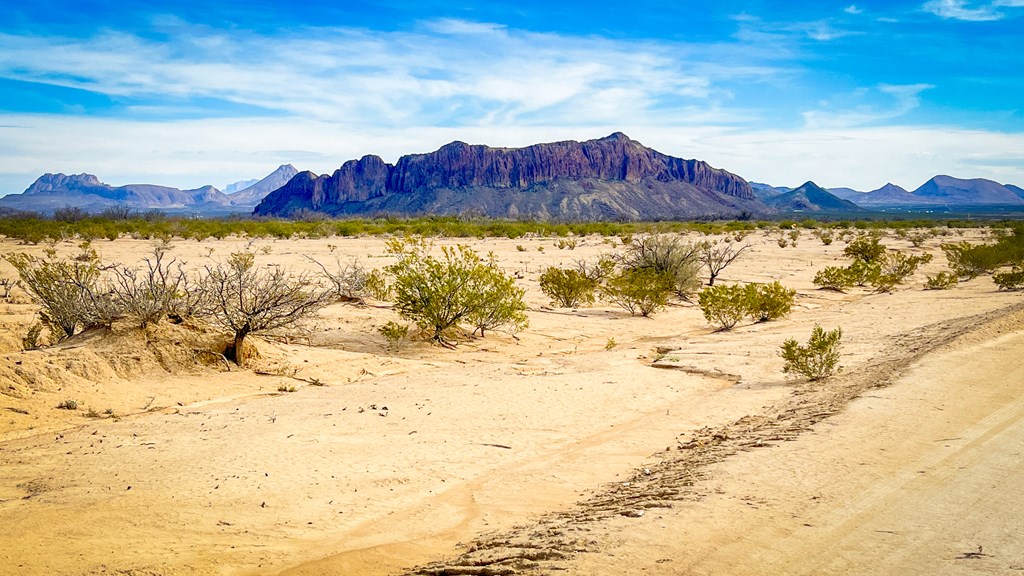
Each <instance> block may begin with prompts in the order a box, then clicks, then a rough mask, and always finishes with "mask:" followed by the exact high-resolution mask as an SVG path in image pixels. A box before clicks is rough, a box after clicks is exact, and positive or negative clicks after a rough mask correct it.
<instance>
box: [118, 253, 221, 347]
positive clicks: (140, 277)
mask: <svg viewBox="0 0 1024 576" xmlns="http://www.w3.org/2000/svg"><path fill="white" fill-rule="evenodd" d="M166 255H167V250H166V248H164V247H163V246H158V247H157V248H155V249H154V250H153V255H152V257H146V258H145V259H144V260H143V261H144V262H145V266H144V267H142V268H126V267H120V266H118V267H115V268H114V269H113V276H114V278H113V282H112V288H113V291H114V295H115V297H116V298H117V300H118V301H120V303H121V307H122V309H123V310H124V314H125V316H127V317H128V318H131V319H132V320H133V321H134V322H136V323H137V324H138V325H139V326H140V327H142V328H145V327H146V326H147V325H149V324H151V323H152V324H156V323H159V322H160V320H161V319H163V318H165V317H167V316H168V315H171V314H175V315H178V314H179V313H180V312H182V311H183V310H181V308H188V306H185V307H182V306H179V305H178V302H177V300H178V299H179V298H185V299H186V300H188V301H193V300H200V299H202V298H203V297H204V296H205V292H204V291H203V290H195V289H194V288H196V287H194V286H189V285H188V278H187V276H186V274H185V270H184V269H183V267H182V263H180V262H178V261H177V260H175V259H173V258H172V259H171V260H170V261H168V262H164V259H165V256H166ZM189 288H193V290H189ZM198 311H199V310H191V311H189V312H191V314H190V315H192V314H195V313H196V312H198Z"/></svg>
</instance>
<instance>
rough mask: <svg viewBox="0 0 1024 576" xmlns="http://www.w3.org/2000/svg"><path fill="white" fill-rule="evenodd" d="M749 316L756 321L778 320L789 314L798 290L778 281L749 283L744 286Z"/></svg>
mask: <svg viewBox="0 0 1024 576" xmlns="http://www.w3.org/2000/svg"><path fill="white" fill-rule="evenodd" d="M744 291H745V295H744V297H745V299H746V306H747V316H749V317H750V318H752V319H753V320H754V321H755V322H769V321H771V320H778V319H779V318H783V317H785V316H786V315H787V314H789V311H790V310H791V309H792V308H793V301H794V300H795V298H796V290H793V289H790V288H786V287H785V286H783V285H782V284H781V283H779V282H778V281H776V282H772V283H771V284H747V285H746V287H745V288H744Z"/></svg>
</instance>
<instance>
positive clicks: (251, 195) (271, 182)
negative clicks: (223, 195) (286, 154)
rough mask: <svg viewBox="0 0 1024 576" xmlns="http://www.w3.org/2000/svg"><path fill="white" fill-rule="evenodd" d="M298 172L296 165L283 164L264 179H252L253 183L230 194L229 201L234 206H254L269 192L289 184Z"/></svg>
mask: <svg viewBox="0 0 1024 576" xmlns="http://www.w3.org/2000/svg"><path fill="white" fill-rule="evenodd" d="M298 173H299V171H298V170H296V169H295V166H292V165H291V164H282V165H281V166H278V168H277V170H274V171H273V172H271V173H270V174H268V175H267V176H266V177H265V178H263V179H262V180H250V181H249V182H251V183H250V184H249V185H248V186H246V187H245V188H242V189H240V190H238V191H237V192H234V193H231V194H229V195H228V203H229V204H231V205H232V206H248V207H249V208H254V207H255V206H256V205H257V204H259V203H260V200H263V198H265V197H266V195H267V194H270V193H271V192H273V191H274V190H277V189H278V188H280V187H282V186H284V185H285V184H287V183H288V181H289V180H291V179H292V178H294V177H295V175H296V174H298Z"/></svg>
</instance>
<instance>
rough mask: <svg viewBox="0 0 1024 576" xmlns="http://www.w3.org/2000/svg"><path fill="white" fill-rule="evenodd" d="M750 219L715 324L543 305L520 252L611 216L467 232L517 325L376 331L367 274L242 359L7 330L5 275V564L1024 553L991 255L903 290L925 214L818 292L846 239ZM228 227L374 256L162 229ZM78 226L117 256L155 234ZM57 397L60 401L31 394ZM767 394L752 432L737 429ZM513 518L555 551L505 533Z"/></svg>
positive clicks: (0, 430) (203, 251) (124, 567)
mask: <svg viewBox="0 0 1024 576" xmlns="http://www.w3.org/2000/svg"><path fill="white" fill-rule="evenodd" d="M981 236H982V233H981V232H980V231H974V232H969V233H968V235H967V238H969V239H974V240H978V239H980V238H981ZM776 238H777V235H775V236H772V235H765V234H762V233H760V232H758V233H755V234H753V235H751V236H749V237H748V238H747V239H746V241H748V242H750V243H751V245H752V248H751V249H750V250H749V251H748V252H747V253H745V254H744V255H743V256H742V257H741V258H740V259H739V260H737V262H736V263H735V264H733V266H731V267H730V268H728V269H727V270H726V272H725V273H724V274H723V277H722V278H721V279H720V281H724V282H731V281H740V280H742V281H771V280H780V281H781V282H783V283H784V284H785V285H787V286H790V287H792V288H796V289H797V290H798V300H797V309H796V310H794V312H793V314H792V315H791V316H790V317H789V318H787V319H784V320H782V321H778V322H772V323H767V324H749V323H742V324H741V325H740V326H738V327H737V328H736V329H734V330H732V331H730V332H714V331H713V329H712V327H711V326H709V325H708V324H707V323H706V322H705V321H704V319H703V317H702V316H701V314H700V311H699V310H698V309H697V308H696V307H694V306H693V305H691V304H687V303H684V302H680V303H675V304H674V305H672V306H670V307H669V308H668V309H666V310H664V311H662V312H661V313H659V314H657V315H655V316H654V317H653V318H641V317H630V316H629V315H628V313H626V312H624V311H622V310H621V309H617V308H612V307H609V306H608V305H599V306H596V307H593V308H586V309H580V310H565V309H557V308H554V309H553V308H551V307H550V306H549V305H548V302H547V301H546V298H545V297H544V296H543V294H542V293H541V292H540V290H539V287H538V285H537V276H538V275H539V273H540V271H542V270H543V268H544V267H546V266H548V265H555V264H561V265H567V264H569V263H571V262H572V260H574V259H577V258H595V257H596V256H597V255H598V254H599V253H602V252H609V251H612V250H613V249H616V248H617V245H618V240H617V239H610V240H609V239H602V238H599V237H588V238H584V239H581V240H580V245H579V246H578V247H577V248H576V249H575V250H559V249H558V248H557V247H556V246H555V241H554V240H553V239H544V238H529V239H518V240H506V239H486V240H476V239H474V240H471V241H469V242H468V243H469V244H470V245H471V246H472V247H474V248H475V249H477V250H478V251H479V252H481V253H486V252H489V251H492V252H494V253H495V255H496V257H497V258H498V261H499V262H500V263H501V265H502V266H503V267H504V268H505V270H506V271H508V272H509V273H515V274H517V275H518V276H520V277H521V279H520V280H519V283H520V285H521V286H523V287H525V288H526V289H527V297H526V299H527V303H528V304H529V306H530V312H529V316H530V327H529V328H528V329H527V330H525V331H523V332H521V333H520V334H519V335H518V339H516V338H512V337H510V336H508V335H505V334H500V333H497V334H494V335H488V337H487V338H484V339H472V340H469V341H467V342H465V343H463V344H462V345H460V346H459V347H458V348H457V349H456V350H445V349H441V348H439V347H435V346H430V345H428V344H426V343H422V342H417V343H412V344H410V345H408V346H407V347H406V348H404V349H403V350H402V351H401V352H399V353H392V352H388V351H387V350H386V349H385V342H384V340H383V338H382V337H381V336H379V335H378V334H377V332H376V327H378V326H380V325H382V324H384V323H385V322H387V321H388V320H392V319H396V316H394V314H393V312H391V311H390V310H389V309H388V308H387V306H386V305H385V304H384V303H379V302H370V305H369V306H363V307H356V306H350V305H340V304H339V305H333V306H331V307H329V308H327V309H325V310H324V311H323V312H322V313H321V314H320V315H319V316H318V318H317V319H316V320H315V322H313V323H312V324H311V325H310V326H309V328H310V331H309V333H308V334H307V336H306V337H304V338H301V339H298V340H293V341H291V342H290V343H284V342H264V343H261V344H260V346H259V348H260V351H261V353H262V358H261V359H260V360H259V361H258V362H257V365H256V368H257V369H256V370H241V369H239V368H237V367H234V366H230V365H227V364H225V363H223V362H222V361H219V360H218V359H217V358H216V357H214V356H212V355H210V354H208V353H206V352H204V350H208V349H211V348H214V349H215V348H216V346H218V345H223V342H224V341H225V339H224V336H223V335H222V334H218V333H216V332H215V331H211V330H208V331H206V332H202V333H201V334H200V336H201V338H199V340H201V341H197V340H196V338H197V336H196V333H195V331H185V330H184V329H179V328H171V327H161V328H159V329H157V330H154V331H150V332H142V331H138V330H131V329H127V328H121V329H119V330H117V331H115V333H113V334H111V333H107V334H95V333H94V334H87V335H83V336H80V337H76V338H74V339H72V340H70V341H68V342H66V343H63V344H61V345H60V346H56V347H51V348H47V349H44V350H39V351H31V352H20V351H19V350H20V346H19V344H20V335H21V334H23V333H24V330H25V328H26V327H27V325H28V324H29V323H30V322H31V321H32V318H33V314H34V312H35V311H34V308H33V307H32V306H31V305H30V304H29V303H27V301H26V300H25V299H24V298H18V297H17V295H16V296H15V298H14V299H13V301H11V302H8V303H5V304H0V323H2V328H3V332H2V335H3V338H2V339H0V347H3V350H5V351H6V352H5V353H4V354H3V355H2V356H0V386H2V389H0V521H2V523H3V525H4V526H5V527H6V528H7V530H6V536H5V542H4V544H5V545H4V547H3V548H2V549H0V573H4V574H7V573H11V574H15V573H17V574H40V575H42V574H57V575H65V574H66V575H78V574H136V575H150V574H159V575H174V574H279V573H285V574H295V575H309V574H390V573H400V572H403V571H408V570H413V569H414V567H415V566H423V565H425V566H427V568H424V569H423V570H430V569H431V568H429V566H434V567H435V569H439V568H437V567H439V566H448V568H449V572H450V573H458V570H461V571H462V573H467V574H469V573H474V571H473V570H472V569H469V568H466V566H468V564H467V563H466V562H463V561H460V560H459V559H460V558H465V557H467V555H472V554H474V553H476V554H484V553H487V552H491V553H492V554H491V557H490V558H489V560H488V561H487V562H482V563H480V566H482V567H486V566H488V565H490V566H494V567H496V568H495V569H498V568H500V569H501V570H513V572H504V573H516V571H530V570H540V571H543V570H545V569H548V568H550V569H555V568H558V569H569V570H570V571H571V572H572V573H579V574H591V573H640V572H644V571H646V572H649V573H695V574H726V573H728V574H756V573H766V574H767V573H872V572H873V571H872V570H871V569H869V567H870V566H873V565H874V566H877V565H878V563H880V562H884V563H885V565H886V566H889V565H892V566H903V567H905V568H906V569H905V570H898V569H897V570H895V571H894V572H893V573H955V571H956V570H957V569H963V570H976V571H977V570H982V571H983V573H1006V571H1013V570H1017V569H1018V568H1019V567H1021V566H1022V565H1024V558H1022V557H1020V555H1019V552H1018V551H1017V550H1016V549H1014V548H1013V546H1012V544H1013V543H1014V542H1015V540H1014V538H1016V541H1017V542H1019V540H1020V536H1021V527H1022V526H1021V524H1020V520H1019V518H1021V517H1022V516H1021V510H1020V506H1019V504H1017V502H1018V501H1019V499H1017V498H1016V497H1015V495H1016V494H1019V492H1020V488H1021V487H1022V486H1021V476H1020V475H1019V474H1018V473H1017V469H1018V468H1019V466H1018V464H1019V461H1020V453H1021V448H1022V438H1024V437H1022V436H1021V434H1022V433H1024V431H1022V429H1021V425H1020V422H1021V416H1022V402H1024V399H1022V395H1024V374H1022V373H1021V372H1020V366H1019V365H1018V364H1019V362H1018V361H1017V358H1019V357H1020V351H1021V349H1022V346H1021V344H1022V342H1024V340H1022V339H1021V338H1024V335H1022V331H1021V329H1020V328H1021V326H1022V323H1021V319H1022V317H1021V316H1020V314H1019V311H1016V308H1014V307H1019V305H1020V304H1021V302H1022V299H1021V295H1020V293H1007V292H998V291H996V290H995V287H994V285H993V284H992V283H991V281H990V280H988V279H985V278H981V279H977V280H974V281H971V282H966V283H962V284H961V285H960V286H958V287H956V288H955V289H953V290H949V291H924V290H922V289H921V288H922V285H923V280H924V274H925V273H934V272H936V271H938V270H940V269H942V268H943V267H944V261H943V258H942V256H941V251H939V250H938V244H939V242H940V241H941V239H939V238H936V239H933V240H931V241H930V242H929V243H928V245H926V247H925V248H924V249H925V250H927V251H929V252H931V253H933V254H935V255H936V256H937V257H936V259H935V260H934V261H933V262H932V263H930V264H929V265H927V266H926V267H925V269H924V270H923V271H921V272H918V274H917V275H916V276H915V278H914V281H913V282H911V283H910V284H908V285H906V286H903V287H901V288H900V289H899V290H898V291H896V292H895V293H892V294H871V293H868V292H866V291H864V290H853V291H851V292H850V293H847V294H839V293H834V292H824V291H819V290H817V289H815V287H814V286H813V284H812V283H811V278H812V277H813V274H814V272H815V271H816V270H818V269H820V268H822V267H824V266H826V265H829V264H833V263H841V262H842V261H843V259H842V257H841V253H842V248H843V243H842V242H839V241H837V242H835V243H833V244H832V245H830V246H823V245H822V244H821V243H820V242H819V241H817V240H816V239H813V238H811V237H809V234H808V233H807V232H804V234H803V237H802V238H801V240H800V242H799V244H798V246H797V247H787V248H781V247H779V246H778V244H777V243H776ZM693 239H696V237H693ZM885 243H886V244H887V245H889V246H892V247H899V248H901V249H905V250H914V249H912V248H911V247H910V246H909V244H908V243H906V242H904V241H901V240H898V239H895V238H887V239H886V240H885ZM247 245H248V246H249V247H250V248H252V249H254V250H256V251H257V255H258V256H257V262H258V264H260V265H284V266H288V267H292V268H295V269H309V268H310V264H309V262H307V261H305V260H304V256H305V255H313V256H315V257H317V258H318V259H320V260H321V261H324V262H328V261H332V260H333V258H334V257H335V256H338V257H341V258H342V259H343V260H344V259H345V258H348V257H353V256H358V257H359V258H360V259H361V261H362V262H363V264H365V265H367V266H369V267H379V266H383V265H385V264H386V263H387V262H388V261H389V260H388V257H387V256H386V254H385V253H384V241H383V240H382V239H377V238H336V239H328V240H319V241H313V240H290V241H284V240H279V241H270V240H257V241H255V242H252V243H249V242H248V241H246V240H223V241H203V242H194V241H183V240H177V241H174V242H172V245H171V248H172V252H171V253H172V254H173V255H175V256H177V257H178V258H181V259H184V260H186V261H188V263H189V265H190V266H201V265H202V264H203V263H205V262H209V261H210V260H211V259H212V260H218V259H222V258H226V257H227V256H228V255H229V254H230V253H231V252H232V251H235V250H238V249H240V248H244V247H246V246H247ZM95 246H96V248H97V249H98V250H99V251H100V254H101V255H102V256H103V258H104V259H105V260H107V261H118V262H133V261H137V260H138V259H139V258H140V257H141V256H142V255H143V254H144V253H145V252H146V251H147V250H148V249H149V247H150V245H149V243H147V242H143V241H133V240H127V239H123V240H117V241H114V242H106V241H103V242H100V243H97V244H96V245H95ZM520 248H522V249H520ZM541 248H543V251H541V250H540V249H541ZM41 249H42V248H41V247H36V246H18V245H17V244H16V243H14V242H12V241H9V240H3V241H0V253H4V254H6V253H11V252H17V251H36V252H38V251H41ZM58 249H59V250H61V251H66V252H68V253H70V252H72V251H74V249H75V247H74V245H73V244H71V243H63V244H60V245H58ZM0 275H6V276H10V275H11V271H10V268H9V267H8V266H7V264H6V263H4V264H3V265H2V266H0ZM1007 319H1009V320H1007ZM815 323H820V324H822V325H823V326H825V327H826V328H830V327H833V326H842V327H843V330H844V349H843V353H844V354H843V365H844V369H843V371H842V372H841V374H840V375H839V376H837V377H835V378H833V379H831V380H830V381H829V382H827V383H826V384H825V385H824V386H815V387H808V386H807V385H806V384H805V383H801V382H799V381H795V380H792V379H787V378H785V377H784V375H783V374H782V370H781V367H782V361H781V359H780V358H778V356H777V350H778V347H779V345H780V344H781V342H782V341H783V340H785V339H786V338H788V337H796V338H799V339H801V340H804V339H806V336H807V334H808V333H809V332H810V329H811V327H812V326H813V325H814V324H815ZM176 330H178V331H176ZM610 340H614V343H615V345H614V346H613V347H609V346H608V345H609V342H610ZM879 367H882V368H884V370H883V371H881V372H878V370H880V368H879ZM876 372H877V373H876ZM869 376H870V377H871V378H876V380H877V381H878V382H882V381H884V383H886V384H889V386H888V387H886V388H880V389H877V390H876V389H874V388H871V387H870V385H869V384H870V383H865V381H864V380H865V379H866V378H868V377H869ZM314 383H319V384H322V385H314ZM292 387H294V388H295V391H294V392H281V391H279V390H280V389H282V388H284V389H290V388H292ZM67 399H75V400H78V401H79V403H80V406H81V407H80V408H79V410H76V411H69V410H58V409H56V408H55V407H56V406H57V404H58V403H60V402H62V401H64V400H67ZM851 400H852V403H850V405H849V408H848V409H845V410H844V407H846V405H847V403H848V402H851ZM821 407H825V408H821ZM90 409H91V410H92V412H91V414H92V416H93V417H88V416H86V413H88V411H89V410H90ZM108 409H109V412H110V413H108ZM787 410H788V412H787ZM819 413H820V415H818V414H819ZM787 414H803V415H807V414H810V415H811V416H808V417H807V418H805V419H804V420H801V419H800V418H804V416H801V417H800V418H795V419H791V418H790V417H789V416H787ZM790 421H792V422H796V424H793V425H792V426H789V427H788V428H786V429H785V430H782V431H773V432H772V434H774V436H771V435H768V436H764V438H765V441H764V442H761V441H760V440H758V442H759V444H758V445H759V446H760V445H764V446H765V447H763V448H757V449H750V448H749V446H750V445H751V444H750V441H749V440H748V439H744V438H746V437H747V436H749V437H750V438H760V437H759V436H757V434H760V432H759V431H762V430H765V429H767V428H765V426H766V424H765V423H767V422H771V423H774V422H783V423H785V422H790ZM737 423H739V424H737ZM773 425H774V424H773ZM715 431H728V433H727V434H725V436H729V439H728V440H716V439H715V438H716V436H715V434H716V433H717V434H719V435H721V433H719V432H715ZM709 438H710V439H711V440H708V439H709ZM787 440H792V441H787ZM744 442H746V444H744ZM697 445H699V446H700V447H699V448H698V449H694V450H691V449H689V448H686V447H693V446H697ZM697 454H699V455H701V456H700V457H697V456H695V455H697ZM921 470H923V471H924V472H923V473H921V472H919V471H921ZM659 482H660V484H659ZM624 486H625V487H624ZM652 494H653V495H654V496H652ZM659 495H660V496H659ZM640 503H643V505H640ZM669 506H670V507H669ZM642 512H645V513H642ZM641 513H642V514H641ZM556 525H557V526H556ZM542 533H543V534H542ZM516 538H520V539H523V538H525V540H524V541H529V542H533V544H531V545H530V546H526V547H525V549H532V550H534V551H536V550H549V552H545V553H543V554H537V553H532V555H531V554H530V553H528V554H526V555H525V556H524V555H523V554H520V552H521V551H522V550H523V549H524V547H523V546H519V547H518V548H517V547H516V546H509V545H507V544H508V543H509V542H512V541H513V540H515V539H516ZM502 542H504V544H502ZM978 546H982V547H983V549H982V551H981V553H980V554H977V555H967V556H965V557H964V558H963V559H957V556H962V555H965V554H967V553H970V552H977V551H978V548H977V547H978ZM516 550H519V552H516ZM509 551H511V552H509ZM503 553H505V554H506V556H509V554H511V556H510V558H511V560H508V561H501V562H499V561H496V560H495V557H496V556H500V555H501V554H503ZM515 554H520V556H519V561H518V563H517V561H516V558H514V556H515ZM1014 554H1017V556H1014ZM975 556H977V557H975ZM445 558H447V559H448V560H440V559H445ZM538 562H539V564H538ZM431 563H433V564H431ZM459 566H461V567H462V568H458V570H455V569H454V568H453V567H459ZM545 567H547V568H545ZM482 569H483V568H481V567H479V566H478V567H477V568H476V571H477V572H476V573H479V572H480V571H481V570H482ZM435 571H436V570H435ZM984 571H987V572H984ZM495 573H502V572H500V571H499V572H495Z"/></svg>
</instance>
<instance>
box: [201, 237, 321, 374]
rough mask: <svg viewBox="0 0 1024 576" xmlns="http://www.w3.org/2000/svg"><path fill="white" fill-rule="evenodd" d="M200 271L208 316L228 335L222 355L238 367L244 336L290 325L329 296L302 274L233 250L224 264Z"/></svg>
mask: <svg viewBox="0 0 1024 576" xmlns="http://www.w3.org/2000/svg"><path fill="white" fill-rule="evenodd" d="M206 273H207V277H206V281H205V286H206V289H207V291H208V293H209V295H210V299H211V301H212V313H211V317H212V319H213V320H214V322H215V323H217V324H219V325H220V326H221V327H223V328H225V329H227V330H230V331H231V332H232V334H233V335H234V344H233V347H232V348H231V349H230V350H229V351H228V352H229V354H228V355H229V356H232V357H233V358H234V360H235V362H236V363H238V364H239V365H240V366H244V365H245V363H246V357H247V353H246V352H245V351H244V349H243V346H244V344H245V338H246V337H248V336H250V335H253V334H269V333H275V332H278V331H282V330H283V331H288V330H291V329H294V328H295V327H296V325H297V324H298V323H299V322H301V321H302V320H303V319H305V318H307V317H309V316H311V315H312V314H314V313H315V312H316V311H317V310H319V309H321V308H323V307H324V306H326V305H327V304H329V303H330V301H331V299H332V296H333V294H332V292H331V291H330V290H326V289H324V288H323V287H322V286H320V285H319V284H317V283H316V281H315V280H314V279H313V278H312V277H311V276H310V275H308V274H300V275H298V276H293V275H292V274H290V273H289V272H287V271H285V270H283V269H281V268H278V267H271V268H264V269H259V268H257V267H256V266H255V256H254V255H253V253H252V252H236V253H234V254H232V255H231V257H230V258H229V259H228V261H227V262H223V263H219V264H217V265H215V266H207V267H206Z"/></svg>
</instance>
